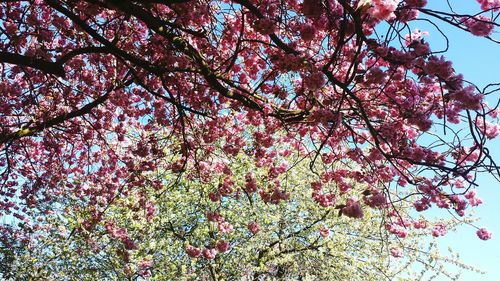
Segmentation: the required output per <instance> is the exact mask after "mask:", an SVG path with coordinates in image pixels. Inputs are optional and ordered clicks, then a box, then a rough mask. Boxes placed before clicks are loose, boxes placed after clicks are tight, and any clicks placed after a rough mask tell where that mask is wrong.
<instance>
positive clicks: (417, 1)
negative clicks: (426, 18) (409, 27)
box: [405, 0, 427, 8]
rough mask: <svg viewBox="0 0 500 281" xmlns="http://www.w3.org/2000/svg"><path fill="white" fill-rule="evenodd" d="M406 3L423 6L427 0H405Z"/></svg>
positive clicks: (417, 6)
mask: <svg viewBox="0 0 500 281" xmlns="http://www.w3.org/2000/svg"><path fill="white" fill-rule="evenodd" d="M405 3H406V5H408V6H410V7H415V8H422V7H424V6H425V5H427V0H405Z"/></svg>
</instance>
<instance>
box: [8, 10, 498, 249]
mask: <svg viewBox="0 0 500 281" xmlns="http://www.w3.org/2000/svg"><path fill="white" fill-rule="evenodd" d="M425 4H426V1H425V0H406V1H396V0H391V1H378V0H377V1H375V0H373V1H362V2H358V1H348V0H305V1H302V2H299V1H274V0H265V1H248V0H237V1H200V0H192V1H170V0H165V1H159V0H158V1H132V0H127V1H100V0H87V1H70V0H67V1H61V0H44V1H41V0H34V1H12V0H8V1H0V22H1V28H0V38H1V40H0V62H2V64H1V75H2V80H1V82H0V90H1V92H2V95H1V96H0V124H1V128H0V149H1V154H0V180H1V182H0V184H1V191H0V192H1V193H0V195H1V196H2V199H3V200H1V201H0V210H1V215H2V216H3V218H4V225H3V226H2V229H1V230H2V231H1V233H0V235H1V237H0V241H2V244H3V247H5V248H6V249H8V248H10V247H12V246H14V245H12V242H13V241H15V243H25V244H27V243H29V242H30V241H29V240H30V239H31V238H32V237H30V234H31V233H33V232H35V231H36V230H37V227H38V226H39V224H38V223H37V221H38V220H42V221H43V220H45V217H46V216H47V215H50V213H51V212H52V211H53V210H55V209H58V208H59V207H60V206H61V207H64V206H68V207H69V206H71V205H66V204H69V203H68V202H71V200H73V198H77V199H79V200H83V202H86V204H89V205H91V206H97V208H96V209H95V210H94V211H93V212H90V213H89V214H88V216H85V217H84V221H83V222H81V224H82V226H83V227H84V228H85V229H86V230H87V231H89V232H92V231H94V230H96V227H97V226H98V225H99V224H102V223H103V221H102V220H103V212H102V208H105V207H106V206H108V205H112V203H113V201H114V200H115V198H121V197H123V196H125V197H126V196H127V195H129V194H137V193H138V192H140V191H141V190H142V188H143V186H144V185H145V184H148V185H149V186H151V187H152V188H155V189H158V190H165V189H166V188H168V186H165V184H164V182H163V181H162V180H156V181H152V180H151V179H149V177H148V174H150V173H152V172H153V171H158V170H161V169H170V170H171V171H172V172H175V173H183V172H184V173H192V172H193V171H191V170H189V167H195V168H196V169H202V168H201V167H199V165H200V163H201V161H204V159H210V158H211V157H214V155H212V154H213V153H214V151H216V148H215V145H214V142H216V141H222V142H223V151H224V153H225V154H226V155H228V156H235V155H237V153H238V152H240V151H245V152H246V153H247V154H248V155H250V156H251V157H253V159H254V161H255V165H257V166H258V167H262V168H263V169H267V170H268V172H269V173H271V174H272V175H276V176H279V175H281V174H282V173H283V172H284V170H283V168H280V167H281V166H280V163H279V161H278V160H279V158H277V156H278V155H280V153H281V154H283V155H286V154H288V153H292V154H295V153H297V154H299V155H300V157H302V158H304V161H307V162H309V163H310V168H311V170H312V171H311V172H312V173H313V174H314V175H315V176H314V177H312V178H308V179H307V180H308V181H309V182H311V183H313V182H320V183H321V185H331V186H335V190H334V191H332V192H334V195H335V196H337V197H340V196H347V197H349V196H350V195H353V196H354V194H353V193H354V192H355V188H354V187H355V186H359V185H361V186H366V189H367V190H368V191H369V193H370V195H368V196H371V195H378V194H382V195H383V196H385V198H387V199H388V200H389V202H391V204H389V205H388V206H387V208H386V209H387V210H386V212H385V213H384V216H385V217H384V221H386V222H390V221H391V220H392V219H393V214H394V213H395V212H396V211H397V207H396V206H397V204H398V203H400V202H404V201H406V202H408V203H410V204H413V205H414V207H415V209H416V210H417V211H424V210H427V209H429V208H430V207H432V206H437V207H439V208H444V209H451V210H453V211H454V212H456V214H457V215H458V216H464V215H465V212H466V210H467V207H469V206H475V205H478V204H480V202H481V201H480V200H479V199H478V198H477V197H476V192H475V190H474V188H475V178H476V174H477V173H479V172H488V173H492V174H494V175H498V166H497V165H496V164H495V163H494V160H493V159H491V157H490V155H489V150H488V149H487V147H486V141H487V139H490V138H494V137H496V136H497V135H498V132H499V126H498V125H497V124H494V123H491V122H492V119H496V118H497V114H498V110H497V104H494V105H488V104H486V103H485V102H483V98H484V96H485V95H489V94H493V93H496V92H497V90H498V85H497V84H491V85H489V86H488V87H486V88H484V89H478V88H476V87H475V86H474V85H473V84H471V83H469V82H467V81H466V80H464V78H463V77H462V76H461V75H460V74H458V73H457V72H455V70H454V69H453V67H452V62H450V61H448V60H446V58H444V57H443V56H442V54H443V53H445V52H446V50H434V49H432V48H431V47H430V45H429V44H428V43H427V42H426V40H425V33H424V32H421V31H419V30H416V29H415V27H418V23H419V21H422V20H423V21H426V22H429V23H431V24H432V25H433V26H434V27H435V28H436V30H437V31H438V32H437V33H438V34H439V30H440V29H439V26H440V25H441V24H451V25H454V26H456V27H457V28H461V29H463V30H464V31H467V32H470V33H472V34H474V35H477V36H481V37H484V38H482V39H478V40H492V41H494V42H496V41H495V39H494V38H493V37H492V35H493V32H494V29H495V28H496V27H497V26H498V23H497V20H498V1H483V0H481V1H478V11H474V12H472V13H471V14H456V13H454V12H453V7H451V6H450V7H449V11H448V10H446V11H436V10H430V9H427V8H426V6H425ZM421 14H424V15H425V16H426V17H425V18H419V15H421ZM442 35H443V36H445V34H442ZM250 126H252V127H254V128H256V129H255V130H254V131H250V130H249V129H248V128H249V127H250ZM277 144H281V145H286V146H287V148H286V149H283V150H282V151H277V150H276V149H275V147H276V146H277ZM347 160H348V161H352V162H353V163H355V165H354V166H353V167H357V168H354V169H353V168H351V167H348V166H347V167H344V166H342V165H340V163H345V162H346V161H347ZM331 163H335V165H331ZM317 165H325V167H328V169H321V170H315V167H317ZM291 167H293V164H292V165H291ZM285 170H286V169H285ZM211 173H213V175H212V176H216V177H225V176H224V175H225V174H224V173H225V172H224V169H219V170H217V169H214V170H213V171H211ZM239 176H241V175H239ZM227 177H228V181H233V182H234V181H235V179H233V177H234V176H227ZM307 185H308V184H306V183H304V186H307ZM226 191H227V193H226V195H227V196H230V195H231V196H234V195H235V194H233V192H234V191H235V190H231V192H229V190H226ZM257 191H258V192H260V193H262V194H263V196H262V200H264V201H280V200H285V201H286V200H287V199H288V198H287V197H286V194H285V193H282V190H281V186H280V184H279V183H278V182H274V181H271V182H270V183H269V185H267V186H264V187H259V188H258V190H257ZM273 196H274V197H273ZM347 197H346V198H347ZM131 200H132V199H131ZM205 200H206V199H205ZM139 203H140V204H139V206H138V207H137V209H135V211H137V212H140V211H141V212H147V210H148V208H149V207H148V206H151V205H152V204H153V203H152V202H149V201H148V200H143V201H140V202H139ZM340 204H341V205H335V207H338V208H339V209H340V210H341V212H343V213H345V214H346V215H348V216H351V217H361V214H360V212H359V210H361V209H366V208H367V207H369V205H370V204H373V202H371V201H367V202H364V201H362V202H361V203H359V204H358V202H355V201H345V202H341V203H340ZM327 205H328V204H327ZM332 207H334V206H333V205H328V206H327V207H325V208H332ZM100 208H101V209H100ZM396 213H397V212H396ZM153 215H154V213H153ZM47 227H50V226H47ZM397 229H398V228H394V229H393V232H394V234H395V235H397V233H398V230H397ZM445 229H446V226H445V225H442V226H440V227H438V228H437V229H436V231H435V232H434V234H435V235H442V234H444V233H445ZM478 235H479V236H480V238H481V239H489V238H490V237H491V234H490V233H489V232H488V231H487V230H485V229H479V230H478ZM117 239H118V240H119V238H118V237H117Z"/></svg>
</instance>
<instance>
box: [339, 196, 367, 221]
mask: <svg viewBox="0 0 500 281" xmlns="http://www.w3.org/2000/svg"><path fill="white" fill-rule="evenodd" d="M342 214H344V215H346V216H348V217H350V218H358V219H359V218H362V217H363V216H364V214H363V209H362V208H361V205H360V204H359V202H358V201H356V200H354V199H348V200H347V203H346V206H345V207H344V208H342Z"/></svg>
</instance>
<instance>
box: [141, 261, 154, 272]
mask: <svg viewBox="0 0 500 281" xmlns="http://www.w3.org/2000/svg"><path fill="white" fill-rule="evenodd" d="M152 266H153V260H152V259H144V260H142V261H140V262H139V268H140V269H141V270H146V269H148V268H151V267H152Z"/></svg>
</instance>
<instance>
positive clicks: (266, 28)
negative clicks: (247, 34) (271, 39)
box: [254, 18, 276, 35]
mask: <svg viewBox="0 0 500 281" xmlns="http://www.w3.org/2000/svg"><path fill="white" fill-rule="evenodd" d="M254 27H255V30H256V31H258V32H259V33H261V34H264V35H268V34H273V33H274V31H275V29H276V25H275V23H274V21H273V20H272V19H270V18H261V19H258V20H256V21H255V25H254Z"/></svg>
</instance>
